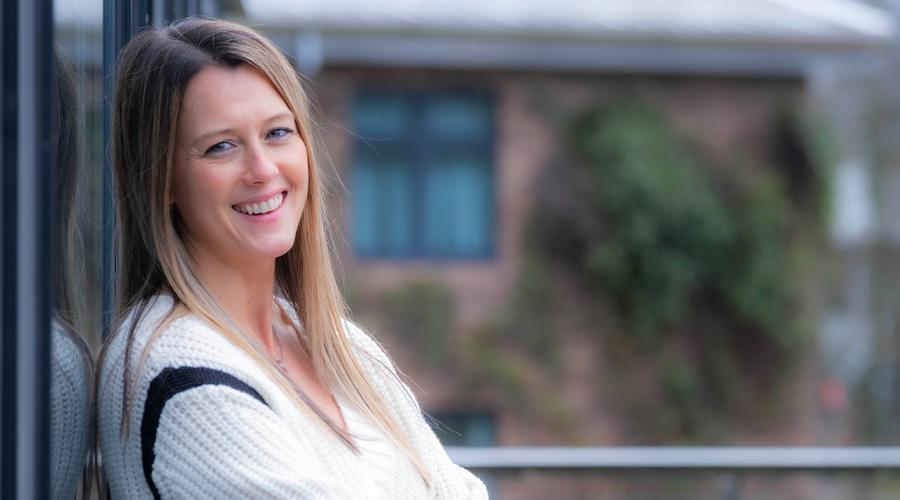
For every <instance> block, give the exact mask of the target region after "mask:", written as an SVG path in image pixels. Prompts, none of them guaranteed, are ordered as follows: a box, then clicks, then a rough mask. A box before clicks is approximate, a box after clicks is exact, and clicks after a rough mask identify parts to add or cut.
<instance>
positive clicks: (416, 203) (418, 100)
mask: <svg viewBox="0 0 900 500" xmlns="http://www.w3.org/2000/svg"><path fill="white" fill-rule="evenodd" d="M410 99H412V103H413V106H412V109H413V126H412V131H413V133H412V134H410V135H408V136H407V140H408V141H410V148H409V151H411V152H412V161H411V162H410V163H411V164H410V170H411V171H412V176H413V182H412V187H413V188H412V196H413V210H412V219H413V220H412V228H413V248H412V252H411V253H412V256H414V257H422V256H425V255H427V254H428V253H427V251H426V248H425V222H426V221H425V179H426V176H427V173H428V172H427V171H426V169H427V168H428V167H427V165H428V160H429V159H430V158H429V147H430V137H428V134H427V131H426V130H425V100H426V99H427V96H426V95H425V94H424V93H422V92H414V93H412V94H411V97H410Z"/></svg>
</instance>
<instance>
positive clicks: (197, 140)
mask: <svg viewBox="0 0 900 500" xmlns="http://www.w3.org/2000/svg"><path fill="white" fill-rule="evenodd" d="M283 118H290V119H291V120H293V119H294V114H293V113H291V112H290V111H282V112H279V113H276V114H274V115H272V116H270V117H268V118H266V119H265V120H263V123H271V122H274V121H276V120H281V119H283ZM232 132H234V129H233V128H222V129H216V130H210V131H209V132H204V133H202V134H200V135H198V136H197V137H196V138H195V139H194V140H193V141H192V142H191V146H196V145H197V144H199V143H200V142H203V141H204V140H205V139H206V138H208V137H212V136H216V135H220V134H230V133H232Z"/></svg>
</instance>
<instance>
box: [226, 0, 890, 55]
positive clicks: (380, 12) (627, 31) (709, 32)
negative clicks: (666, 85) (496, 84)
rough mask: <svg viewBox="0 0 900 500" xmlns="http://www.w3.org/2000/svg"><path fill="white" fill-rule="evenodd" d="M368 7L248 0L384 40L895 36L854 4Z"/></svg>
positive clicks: (823, 41) (856, 39) (270, 16)
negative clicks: (407, 37) (417, 37)
mask: <svg viewBox="0 0 900 500" xmlns="http://www.w3.org/2000/svg"><path fill="white" fill-rule="evenodd" d="M511 2H512V0H478V1H476V0H456V4H459V5H458V7H457V9H451V8H449V7H448V3H447V2H441V1H439V0H433V1H429V2H415V1H412V0H406V1H404V0H399V1H397V0H395V1H393V2H386V3H385V4H373V3H371V2H362V1H360V0H330V1H329V2H327V3H315V2H314V3H307V2H302V3H297V4H292V3H291V2H289V1H288V0H244V6H245V11H246V13H247V20H248V21H249V22H251V23H253V24H257V25H261V27H264V28H265V29H267V30H269V29H274V30H285V29H287V30H291V29H293V30H303V31H314V32H319V33H323V34H329V33H339V34H351V33H359V34H367V35H370V36H373V37H377V36H388V37H390V36H395V35H421V36H441V37H448V36H457V37H460V38H469V37H472V36H476V37H484V38H488V39H493V38H502V39H510V38H512V39H517V38H528V39H531V40H539V39H560V40H595V41H597V42H605V41H609V40H627V41H641V40H644V41H651V42H653V41H659V40H665V41H666V42H668V43H673V44H681V43H684V44H694V43H706V42H708V43H718V42H721V41H727V42H729V43H738V44H741V43H747V44H765V45H770V46H777V45H779V44H788V45H790V44H796V43H802V44H804V45H807V46H811V47H812V46H818V45H821V46H834V45H843V46H847V47H853V46H856V47H869V46H878V45H886V44H888V43H889V42H890V41H891V40H892V39H893V38H894V36H895V34H896V32H897V27H896V22H895V20H894V18H893V17H892V16H891V15H889V14H888V13H886V12H884V11H882V10H880V9H878V8H875V7H871V6H868V5H864V4H861V3H859V2H857V1H852V0H680V1H679V2H671V0H668V1H664V0H629V2H628V3H618V1H617V0H595V1H594V2H592V3H582V2H580V0H556V2H554V5H556V7H555V8H551V7H548V4H545V3H543V2H542V1H539V0H519V2H520V3H511Z"/></svg>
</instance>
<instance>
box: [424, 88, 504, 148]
mask: <svg viewBox="0 0 900 500" xmlns="http://www.w3.org/2000/svg"><path fill="white" fill-rule="evenodd" d="M424 122H425V127H426V130H427V131H428V135H429V136H430V137H432V138H434V139H435V140H449V141H453V142H459V141H472V142H480V141H483V140H485V139H487V138H489V133H490V115H489V114H488V106H487V105H486V103H485V101H484V100H483V99H479V98H476V97H474V96H442V97H438V98H432V99H429V100H428V102H427V103H426V104H425V110H424Z"/></svg>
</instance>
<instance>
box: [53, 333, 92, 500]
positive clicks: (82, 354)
mask: <svg viewBox="0 0 900 500" xmlns="http://www.w3.org/2000/svg"><path fill="white" fill-rule="evenodd" d="M50 331H51V337H50V338H51V342H52V344H51V358H50V359H51V365H50V459H51V461H50V496H51V498H54V499H55V498H75V496H76V494H77V493H78V484H79V480H81V476H82V472H83V471H84V465H85V461H86V459H87V456H88V441H89V436H90V426H91V376H90V374H91V372H92V368H91V366H90V359H91V358H90V354H89V353H88V351H87V348H86V347H84V345H83V343H82V342H81V341H79V340H78V339H76V338H74V335H76V334H74V333H70V332H67V331H65V330H64V329H63V327H62V325H60V324H59V323H58V322H57V321H53V323H52V325H51V330H50Z"/></svg>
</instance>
